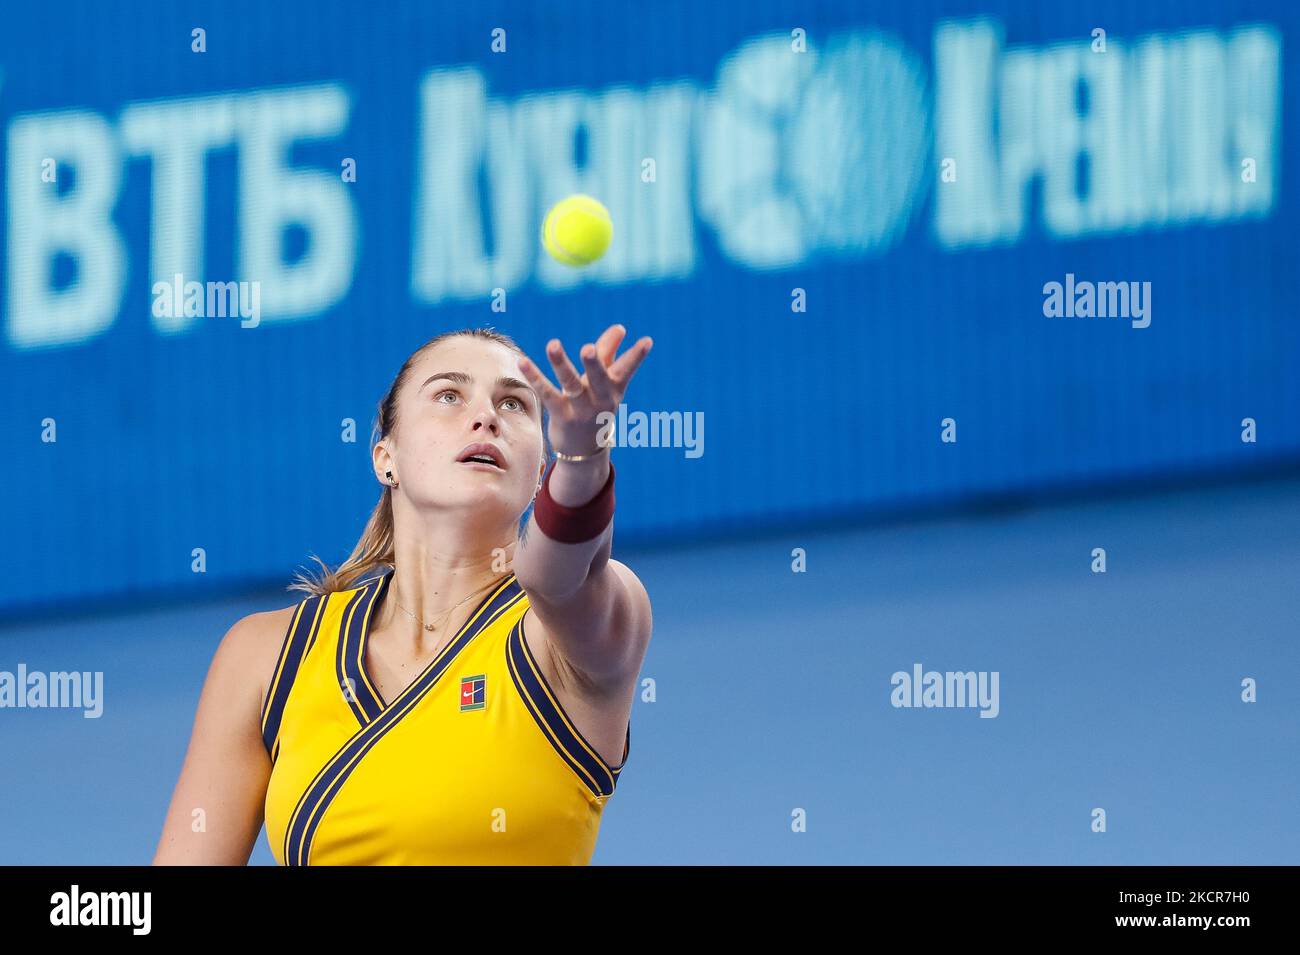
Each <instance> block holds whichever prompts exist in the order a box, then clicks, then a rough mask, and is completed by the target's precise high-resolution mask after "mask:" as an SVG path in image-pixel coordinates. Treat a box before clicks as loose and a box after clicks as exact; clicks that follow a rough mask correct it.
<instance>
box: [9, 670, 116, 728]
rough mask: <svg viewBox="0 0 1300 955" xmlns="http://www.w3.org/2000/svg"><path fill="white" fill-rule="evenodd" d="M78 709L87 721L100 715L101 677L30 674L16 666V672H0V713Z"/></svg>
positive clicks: (99, 672)
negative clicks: (17, 710)
mask: <svg viewBox="0 0 1300 955" xmlns="http://www.w3.org/2000/svg"><path fill="white" fill-rule="evenodd" d="M6 707H7V708H13V709H39V708H52V709H79V710H84V712H83V713H82V714H81V715H82V716H84V717H85V718H86V719H88V720H95V719H99V717H100V716H102V715H103V713H104V673H103V671H102V670H96V671H95V672H93V673H92V672H89V671H87V672H85V673H80V672H77V671H75V670H74V671H72V672H71V673H68V672H65V671H63V670H55V671H52V672H50V673H42V672H40V671H38V670H37V671H31V672H29V671H28V669H27V664H25V663H20V664H18V671H17V672H16V673H11V672H10V671H8V670H0V709H4V708H6Z"/></svg>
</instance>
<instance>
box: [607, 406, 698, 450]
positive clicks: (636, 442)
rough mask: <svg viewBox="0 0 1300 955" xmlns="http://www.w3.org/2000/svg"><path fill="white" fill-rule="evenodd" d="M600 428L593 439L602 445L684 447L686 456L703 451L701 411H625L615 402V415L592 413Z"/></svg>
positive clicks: (615, 446)
mask: <svg viewBox="0 0 1300 955" xmlns="http://www.w3.org/2000/svg"><path fill="white" fill-rule="evenodd" d="M596 421H597V423H598V424H599V425H600V431H599V432H597V434H596V442H597V444H598V446H599V447H602V448H606V447H608V448H685V449H686V457H688V458H698V457H699V456H700V455H702V454H704V412H703V411H651V412H650V413H649V414H647V413H646V412H644V411H628V410H627V405H625V404H621V403H620V404H619V406H618V414H617V415H615V414H614V412H612V411H602V412H601V413H600V414H598V415H596Z"/></svg>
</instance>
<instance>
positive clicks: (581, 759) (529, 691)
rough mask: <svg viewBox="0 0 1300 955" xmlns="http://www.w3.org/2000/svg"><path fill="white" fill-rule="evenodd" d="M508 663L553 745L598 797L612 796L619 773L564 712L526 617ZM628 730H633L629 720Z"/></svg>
mask: <svg viewBox="0 0 1300 955" xmlns="http://www.w3.org/2000/svg"><path fill="white" fill-rule="evenodd" d="M506 663H507V664H508V668H509V670H510V676H511V679H513V680H514V683H515V686H516V687H517V688H518V690H519V695H520V696H521V697H522V699H523V701H524V704H525V705H526V706H527V708H528V712H529V713H531V714H532V715H533V719H534V720H536V721H537V725H538V726H539V727H540V728H541V730H542V733H543V734H544V735H545V736H546V738H547V739H548V740H550V742H551V746H553V747H554V748H555V751H556V752H557V753H559V754H560V756H562V757H563V758H564V761H565V762H566V763H568V764H569V766H571V767H572V768H573V771H574V772H575V773H577V774H578V776H579V777H580V778H581V779H582V781H583V782H585V783H586V784H587V787H588V788H589V789H590V790H591V791H592V792H593V793H595V794H596V795H597V796H608V795H611V794H612V793H613V792H614V787H615V785H617V783H618V774H617V773H615V772H614V771H613V770H612V768H611V767H609V766H607V765H606V763H605V761H604V759H602V758H601V756H600V754H599V753H597V752H596V750H595V747H593V746H592V745H591V744H590V743H588V742H587V740H586V738H585V737H584V736H583V735H582V733H581V732H579V731H578V728H577V727H576V726H574V725H573V724H572V722H571V721H570V720H569V719H568V718H567V716H566V715H565V714H564V713H563V712H562V711H561V709H560V705H559V701H558V699H557V698H556V697H555V695H554V693H552V692H551V689H550V686H549V685H548V684H547V682H546V677H545V676H544V675H543V674H542V669H541V667H540V666H538V664H537V660H536V658H534V657H533V654H532V651H531V650H529V648H528V643H527V641H526V640H525V639H524V620H523V617H520V618H519V622H518V623H516V624H515V626H514V628H513V629H512V630H511V631H510V637H509V639H508V640H507V641H506ZM628 731H629V733H630V732H631V724H630V723H629V725H628ZM620 768H621V764H620Z"/></svg>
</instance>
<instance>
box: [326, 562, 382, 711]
mask: <svg viewBox="0 0 1300 955" xmlns="http://www.w3.org/2000/svg"><path fill="white" fill-rule="evenodd" d="M390 576H391V575H390V574H385V575H384V576H383V577H377V578H375V579H374V580H372V581H370V582H368V583H367V584H366V586H364V587H362V588H361V589H360V590H359V591H358V592H357V595H356V596H355V597H354V598H353V600H352V601H351V602H350V603H349V604H348V607H347V609H346V610H345V611H344V612H343V621H342V624H341V625H340V629H341V632H340V634H339V647H338V652H337V653H336V654H335V659H334V665H335V674H336V675H337V677H338V681H339V692H341V693H343V698H344V699H345V700H346V701H347V703H348V706H349V707H350V708H351V709H352V712H353V714H354V715H355V716H356V718H357V722H358V723H360V724H361V725H362V726H365V725H366V724H367V723H369V722H370V721H371V720H373V719H374V718H375V717H377V716H378V715H379V714H380V713H381V712H382V711H383V709H384V704H383V701H382V700H380V699H379V694H378V693H377V692H376V690H375V688H374V685H373V684H372V683H371V682H370V677H369V675H368V674H367V673H366V670H365V666H364V663H363V661H364V654H365V652H366V636H367V634H369V632H370V618H371V615H372V614H373V612H374V608H375V604H376V602H377V601H378V599H379V596H380V594H381V593H382V592H383V590H384V588H385V586H386V585H387V583H388V580H389V577H390Z"/></svg>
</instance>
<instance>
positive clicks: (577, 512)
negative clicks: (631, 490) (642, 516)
mask: <svg viewBox="0 0 1300 955" xmlns="http://www.w3.org/2000/svg"><path fill="white" fill-rule="evenodd" d="M554 470H555V468H554V467H552V468H551V470H550V471H547V472H546V480H545V481H543V482H542V487H541V490H539V491H538V492H537V499H536V500H535V501H534V502H533V520H535V521H537V526H538V527H540V528H541V529H542V533H543V534H545V535H546V536H547V537H549V538H550V539H551V540H553V541H559V542H560V543H561V544H581V543H583V542H584V541H589V540H591V539H592V538H593V537H598V536H599V535H600V533H601V532H602V531H603V530H604V529H605V528H606V527H608V526H609V522H610V521H611V520H613V519H614V464H613V462H612V461H611V462H610V465H609V478H608V479H607V480H606V481H605V486H604V487H602V488H601V489H600V491H599V493H597V494H596V496H595V497H593V498H592V499H591V500H590V501H588V502H587V503H586V504H583V505H582V506H581V507H565V506H564V505H563V504H557V503H555V499H554V498H552V497H551V491H550V486H551V473H552V472H554Z"/></svg>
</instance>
